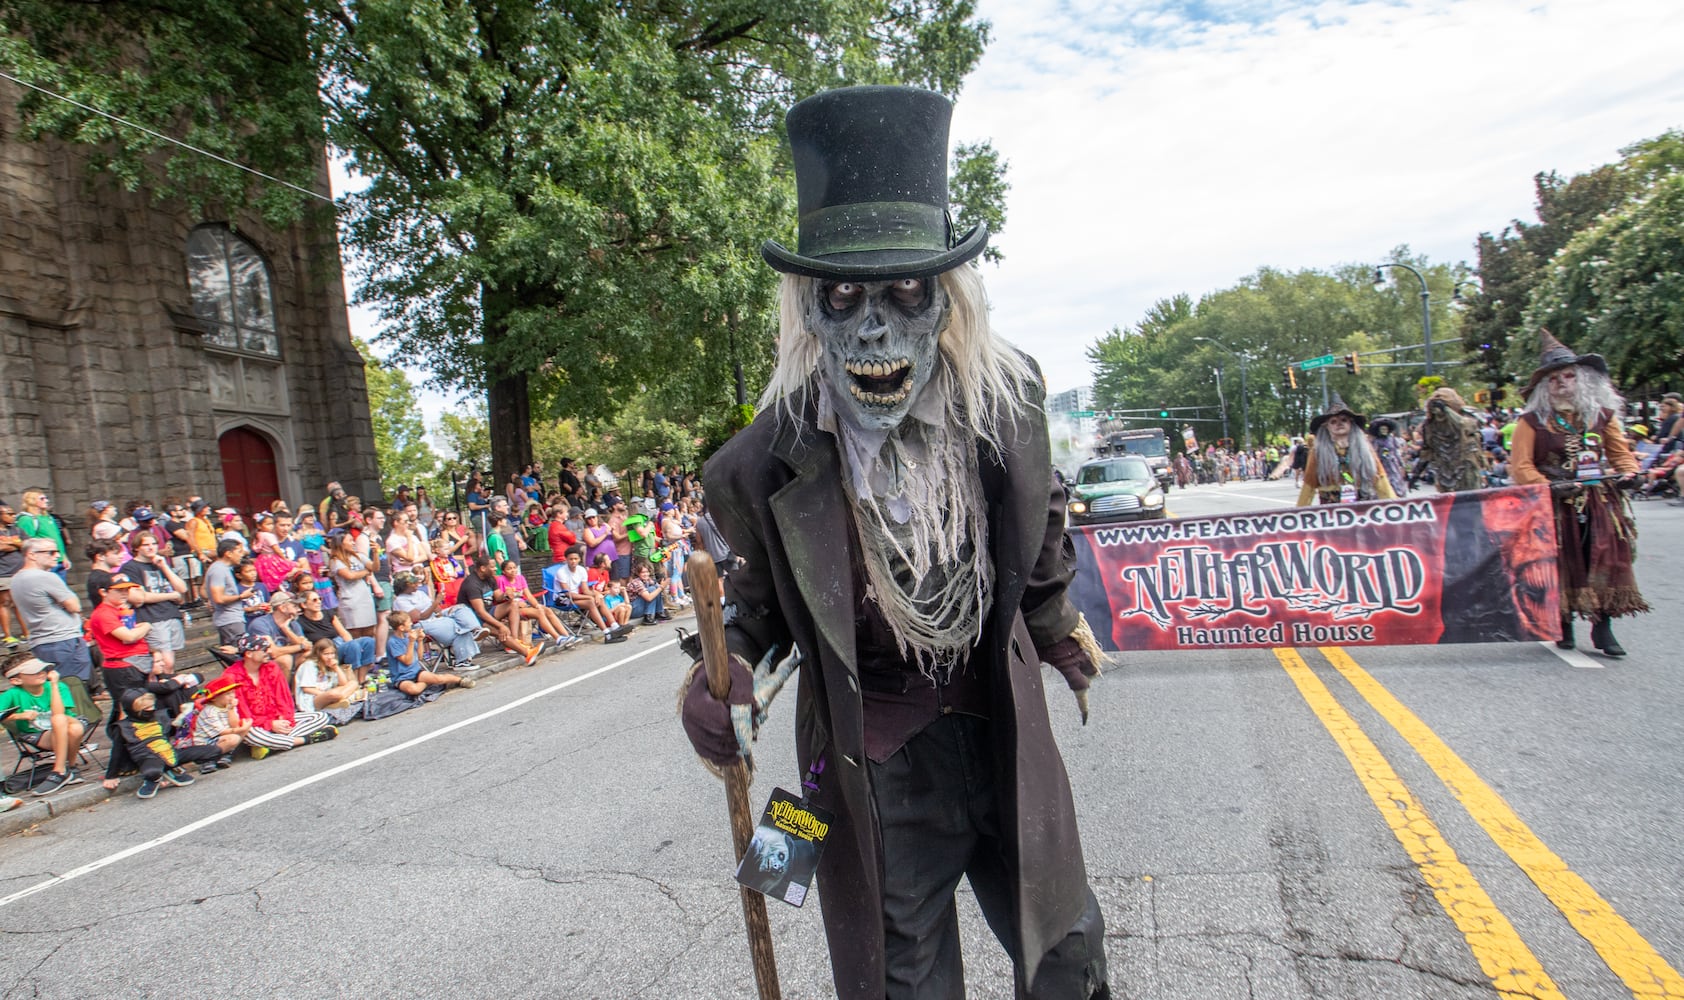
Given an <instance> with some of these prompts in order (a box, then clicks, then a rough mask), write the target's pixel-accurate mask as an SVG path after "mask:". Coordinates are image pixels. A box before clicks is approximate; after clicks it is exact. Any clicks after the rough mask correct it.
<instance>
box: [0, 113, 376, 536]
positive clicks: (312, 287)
mask: <svg viewBox="0 0 1684 1000" xmlns="http://www.w3.org/2000/svg"><path fill="white" fill-rule="evenodd" d="M16 98H17V94H16V92H15V89H12V85H10V84H8V83H5V82H4V81H0V366H3V368H0V382H3V383H4V391H3V393H0V497H3V498H5V499H7V500H9V501H11V502H12V503H14V504H15V503H16V502H17V496H18V494H19V493H21V492H22V491H23V490H24V489H25V488H27V487H30V486H43V487H45V488H47V489H49V490H51V491H52V492H53V494H54V496H55V502H56V507H57V510H58V511H59V513H60V515H61V516H62V517H65V518H66V520H67V521H68V522H69V523H70V524H71V525H72V526H73V527H79V526H80V518H79V516H78V515H79V514H80V512H81V510H82V509H83V508H84V507H85V505H86V504H87V502H89V501H90V500H93V499H96V498H105V499H110V500H113V501H118V502H121V501H122V500H125V499H128V498H145V499H149V500H153V501H157V500H160V499H162V498H163V497H166V496H177V497H179V496H185V495H187V494H188V493H200V494H203V495H204V496H205V497H207V498H209V499H212V500H219V499H221V497H222V493H223V480H222V462H221V456H220V453H219V451H218V445H217V436H218V435H219V434H221V433H222V432H223V431H226V430H228V429H230V428H232V427H236V426H249V427H252V428H253V429H254V430H256V431H258V432H259V433H260V434H262V435H263V436H264V437H266V438H268V439H269V441H270V442H271V444H272V445H273V446H274V447H275V450H276V458H277V462H278V471H279V479H280V487H281V489H280V492H281V495H282V497H283V498H285V499H286V500H288V501H289V502H291V503H293V504H294V505H296V504H297V503H299V502H302V501H306V500H310V501H314V500H318V499H320V497H321V494H322V485H323V484H324V483H325V482H326V481H327V480H328V479H330V478H337V479H339V480H341V481H342V482H344V484H345V486H346V488H347V489H348V490H350V491H352V492H353V493H359V494H361V495H362V496H364V497H365V498H372V497H375V496H377V495H378V493H379V486H378V479H379V477H378V469H377V465H376V460H375V454H374V437H373V430H372V427H371V425H370V422H369V415H368V394H367V388H366V385H365V383H364V380H363V365H362V359H361V357H360V356H359V355H358V354H357V351H356V349H355V347H354V346H353V345H352V343H351V335H350V324H349V320H348V318H347V314H346V303H345V294H344V285H343V277H342V268H341V263H340V258H339V251H338V246H337V244H336V241H335V235H334V227H333V219H332V217H331V214H330V213H329V212H328V211H318V212H316V213H314V215H313V216H312V217H311V218H310V220H309V221H308V222H306V223H304V224H301V225H298V226H294V227H292V228H290V229H288V230H285V231H281V232H276V231H273V230H270V229H269V228H267V227H266V226H264V225H263V224H262V223H261V221H260V220H258V219H256V218H255V217H252V216H250V215H246V214H236V215H235V216H234V217H233V218H193V217H190V216H189V215H188V214H187V213H186V211H185V210H184V209H183V207H182V206H181V205H179V204H172V203H171V202H168V201H162V202H160V201H154V200H153V199H152V198H151V196H150V195H149V194H148V193H147V192H144V191H142V192H127V191H124V190H122V189H121V188H120V187H119V186H118V185H116V184H115V183H114V182H113V181H112V180H111V179H109V178H105V177H96V176H94V175H93V174H91V173H90V171H89V170H88V168H87V163H86V160H85V158H84V157H83V156H82V155H80V152H79V150H78V149H77V148H76V147H73V146H70V145H67V144H65V143H61V142H58V141H57V140H51V139H49V140H45V141H42V142H37V143H26V142H22V141H20V140H19V139H18V137H17V120H16V114H15V108H16V105H17V100H16ZM317 173H318V176H317V187H318V189H319V190H322V191H324V192H325V191H326V190H327V189H328V184H327V171H326V164H325V162H324V163H323V164H322V165H321V166H320V168H319V169H318V172H317ZM323 208H325V206H323ZM205 223H215V224H225V225H228V226H229V227H230V228H231V229H232V230H234V231H235V232H236V233H237V234H238V235H239V236H240V237H241V238H242V239H244V240H245V241H246V242H248V243H250V244H252V245H253V246H254V247H256V248H257V250H258V251H259V253H260V254H261V255H262V256H263V258H264V260H265V261H266V263H267V264H268V268H269V275H270V280H271V286H272V292H273V303H274V312H275V321H276V328H277V332H278V333H279V335H280V341H281V356H280V364H279V365H274V364H272V363H268V362H265V361H263V360H262V359H261V358H256V357H243V356H240V355H239V354H236V353H230V352H218V351H216V350H214V349H211V348H208V347H207V346H206V344H205V342H204V337H203V328H202V327H201V326H200V325H199V324H198V323H197V322H196V321H194V320H193V319H192V318H191V316H192V303H191V301H190V296H189V291H188V266H187V254H186V248H187V238H188V234H189V233H190V232H191V231H192V229H193V228H194V227H195V226H196V225H200V224H205ZM77 537H80V532H77Z"/></svg>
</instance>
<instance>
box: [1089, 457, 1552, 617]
mask: <svg viewBox="0 0 1684 1000" xmlns="http://www.w3.org/2000/svg"><path fill="white" fill-rule="evenodd" d="M1070 537H1071V539H1072V540H1073V541H1074V542H1075V545H1076V566H1077V571H1076V579H1075V581H1074V582H1072V583H1071V586H1070V598H1071V600H1072V601H1074V602H1075V604H1076V607H1077V608H1078V609H1080V610H1081V611H1082V612H1083V613H1084V614H1086V615H1087V619H1088V621H1089V622H1090V623H1091V624H1092V625H1093V629H1094V632H1095V634H1096V635H1098V637H1099V641H1100V645H1102V646H1104V647H1105V648H1107V649H1114V650H1119V649H1120V650H1129V649H1213V648H1236V647H1248V646H1258V647H1266V646H1326V645H1350V646H1391V645H1405V644H1416V643H1441V642H1525V641H1532V640H1544V639H1554V638H1555V637H1556V635H1557V633H1558V631H1559V629H1560V611H1559V607H1560V595H1559V592H1558V590H1557V584H1556V549H1555V517H1554V513H1553V511H1552V509H1551V506H1550V497H1549V490H1548V489H1547V488H1546V487H1544V486H1515V487H1508V488H1505V489H1496V490H1478V491H1474V492H1469V493H1441V494H1436V495H1433V496H1426V497H1415V498H1410V499H1405V500H1382V501H1378V502H1375V503H1356V504H1332V505H1327V506H1318V507H1296V508H1291V509H1288V510H1279V511H1261V512H1254V513H1248V514H1228V515H1222V516H1219V517H1195V518H1186V519H1183V520H1161V521H1140V522H1134V523H1125V524H1115V525H1102V526H1092V527H1085V528H1072V529H1071V530H1070ZM1105 623H1109V627H1107V625H1106V624H1105Z"/></svg>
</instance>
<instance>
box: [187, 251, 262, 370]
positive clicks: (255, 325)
mask: <svg viewBox="0 0 1684 1000" xmlns="http://www.w3.org/2000/svg"><path fill="white" fill-rule="evenodd" d="M187 282H188V285H189V287H190V289H191V291H192V295H193V315H194V316H196V317H197V318H198V319H199V321H200V322H201V323H203V324H204V325H205V342H206V343H207V344H209V345H211V346H213V347H221V348H225V349H228V350H233V351H244V352H248V353H251V354H261V355H265V356H268V357H280V354H281V341H280V338H279V337H277V336H276V335H275V306H274V298H273V296H271V294H270V285H269V267H268V265H267V264H265V263H264V261H263V257H262V256H261V255H260V254H259V253H258V252H257V248H256V247H254V246H252V245H251V244H250V243H247V242H246V241H245V240H242V239H240V237H238V236H236V235H235V234H234V233H232V232H230V231H229V230H228V227H226V226H222V225H205V226H200V227H198V228H197V229H195V230H193V232H192V233H190V234H189V235H188V237H187Z"/></svg>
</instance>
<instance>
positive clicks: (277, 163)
mask: <svg viewBox="0 0 1684 1000" xmlns="http://www.w3.org/2000/svg"><path fill="white" fill-rule="evenodd" d="M987 36H988V27H987V25H986V23H984V22H981V21H979V20H978V19H977V18H976V16H975V6H974V0H920V2H907V0H811V2H809V3H805V4H789V3H785V2H782V0H689V2H674V3H648V2H632V3H620V4H556V3H551V2H547V0H290V2H282V3H275V4H248V3H243V2H239V0H199V2H197V3H194V4H180V3H176V2H173V0H106V2H103V3H98V4H61V3H55V2H51V0H0V46H3V47H0V55H4V56H6V57H8V61H9V62H10V63H11V64H12V65H15V66H17V67H18V68H19V70H20V72H21V73H22V74H23V75H24V76H26V77H27V78H29V79H31V80H32V81H35V82H39V83H42V84H45V85H49V86H52V87H54V88H55V89H57V90H60V91H63V92H66V93H68V94H70V95H71V96H73V97H75V98H77V99H78V100H81V101H83V102H84V103H87V104H90V105H93V106H95V107H101V108H106V109H109V110H112V111H115V112H117V113H120V114H123V115H125V116H127V117H130V118H132V119H134V120H136V121H138V122H140V123H141V124H144V125H147V126H149V127H151V128H154V129H157V130H159V131H163V132H173V131H177V130H178V129H179V128H180V127H181V126H183V125H185V126H186V128H187V133H188V138H190V139H191V140H193V141H195V142H198V143H199V144H201V145H204V146H206V147H207V148H210V149H212V150H213V151H215V152H217V153H219V154H222V155H225V156H227V157H229V158H231V159H235V160H239V161H242V162H246V163H250V164H252V165H254V166H257V167H260V168H263V169H266V170H270V171H271V172H275V173H277V174H279V175H281V176H283V177H285V178H286V179H288V180H291V181H293V182H296V183H300V184H304V185H305V186H310V184H311V181H313V180H314V178H315V176H316V170H317V166H318V164H319V163H320V155H321V144H322V133H323V129H324V121H325V132H326V137H327V141H328V142H330V143H331V144H332V145H333V146H335V147H336V148H337V149H339V150H341V151H343V152H344V153H345V154H346V155H347V156H348V158H349V160H350V164H351V166H352V167H353V168H354V170H355V171H356V172H358V173H360V174H361V175H363V176H365V177H367V178H368V184H367V186H366V187H365V188H364V189H363V190H362V191H361V192H360V193H358V194H356V195H353V196H350V197H349V198H348V199H346V202H345V204H344V209H345V210H344V212H343V215H342V217H341V220H340V221H341V226H342V228H341V232H342V233H343V236H344V238H345V240H346V241H347V242H348V243H349V245H350V246H351V247H353V248H354V249H355V250H356V251H357V253H358V255H359V259H360V260H361V261H362V263H363V271H362V273H361V274H360V276H359V277H360V287H359V294H358V298H359V300H360V301H362V302H365V303H369V304H372V305H374V306H375V307H377V308H378V309H379V311H380V314H381V317H382V319H383V320H384V322H385V324H386V330H387V333H386V334H384V337H385V338H387V339H389V340H390V341H391V342H392V343H393V344H394V345H396V346H398V347H399V348H400V349H401V350H402V351H403V352H404V353H405V354H406V355H407V356H410V357H415V358H417V359H419V360H420V361H422V362H423V363H425V364H426V365H427V366H428V368H429V369H430V370H431V371H432V372H433V375H434V378H435V380H436V381H437V382H438V383H439V384H440V385H442V386H445V387H453V388H458V389H463V390H466V391H470V392H475V393H478V392H482V391H483V392H485V393H486V398H487V401H488V407H489V409H488V412H489V420H490V426H491V428H492V430H493V433H492V434H491V444H492V454H493V458H494V460H495V466H496V470H497V474H498V477H499V478H502V477H504V476H506V475H507V473H508V472H509V471H510V470H511V469H513V468H516V467H518V466H519V465H520V464H522V463H523V462H524V461H526V460H527V459H528V458H529V457H530V455H531V451H532V442H531V432H530V426H531V422H532V418H533V416H534V415H536V416H538V417H540V418H549V417H567V416H576V417H579V418H580V419H582V420H583V421H585V423H586V424H594V423H602V422H607V421H610V420H612V419H613V418H614V416H615V415H616V414H617V413H618V412H619V411H621V410H622V409H624V408H625V407H626V406H628V405H629V404H630V403H631V402H632V401H633V400H637V401H638V402H639V404H640V405H649V406H653V407H655V408H657V409H658V410H659V411H660V412H663V413H666V414H668V415H669V416H671V417H672V418H674V419H676V420H680V421H684V422H688V421H690V420H691V419H693V418H695V417H697V416H699V415H702V414H713V413H715V412H717V414H718V415H717V416H716V417H713V418H712V419H714V420H715V421H716V422H718V423H720V424H723V423H724V422H725V421H727V420H729V411H728V407H729V405H730V404H731V402H732V394H733V388H734V386H735V383H736V378H735V369H736V368H737V366H741V368H742V369H743V370H744V377H745V379H748V380H756V381H757V380H758V379H760V378H762V377H763V376H764V373H765V371H766V370H767V367H768V364H769V360H770V354H771V349H772V348H771V339H770V338H769V337H768V336H767V334H768V332H769V330H770V328H771V324H772V315H771V313H772V309H771V304H772V295H773V290H774V287H775V282H774V276H773V275H772V274H771V272H770V271H769V270H768V269H767V268H766V267H765V266H764V265H763V264H761V263H760V261H759V260H758V255H757V253H756V250H757V248H758V246H759V244H760V242H761V241H762V240H763V239H765V238H766V237H768V236H773V237H779V238H782V239H784V240H788V239H789V238H790V236H791V235H792V230H793V221H794V211H793V183H792V177H791V176H790V170H789V165H788V161H787V155H786V154H785V152H784V151H783V149H782V147H781V130H782V112H783V110H784V109H785V108H787V107H788V105H789V104H790V103H791V102H792V101H793V100H795V99H796V98H799V97H802V96H805V95H807V94H810V93H812V92H814V91H817V90H820V89H823V88H826V87H831V86H837V85H841V84H847V83H887V82H903V83H911V84H917V85H921V86H926V87H930V88H933V89H936V90H940V91H943V92H945V93H948V94H953V93H956V92H957V91H958V89H959V85H960V82H961V80H962V79H963V77H964V75H965V74H966V73H967V72H969V70H970V69H971V68H972V67H973V66H974V65H975V63H976V61H977V59H978V58H979V57H980V55H981V52H982V49H983V46H984V45H985V44H986V41H987ZM24 117H25V119H26V121H27V122H28V123H29V127H30V128H33V129H38V130H39V129H51V130H52V131H54V132H56V133H58V134H60V135H64V136H66V137H67V138H71V139H74V140H77V141H87V142H94V143H110V145H109V146H108V147H106V148H107V149H108V150H109V154H108V155H105V156H104V157H103V159H102V166H103V167H104V168H105V169H108V170H109V171H110V172H111V173H112V174H113V175H114V176H116V177H119V178H121V179H123V180H124V182H125V183H130V184H131V185H137V184H140V183H142V182H143V181H144V183H146V184H148V185H151V186H153V188H154V189H155V190H156V191H157V192H158V193H159V194H160V195H161V196H162V195H171V194H181V195H184V196H187V197H190V198H192V199H194V200H195V202H196V203H202V204H213V203H219V204H225V205H230V206H238V205H241V204H252V203H256V204H258V205H259V206H260V207H262V208H264V209H265V210H266V211H267V212H268V213H269V214H271V215H272V216H274V217H277V218H280V217H285V216H286V214H287V211H289V210H290V211H292V212H296V211H297V210H298V201H297V199H298V197H299V196H298V195H297V194H296V193H295V192H293V191H291V190H290V189H287V188H283V187H279V186H277V185H272V184H271V185H259V184H257V183H256V182H254V181H253V180H252V179H251V178H250V177H249V176H248V175H245V174H241V173H238V172H236V171H234V170H232V169H231V168H228V167H226V166H224V165H221V164H218V163H215V162H214V161H208V160H204V159H203V158H201V157H198V156H197V155H195V154H186V153H183V152H182V151H180V150H177V149H175V148H173V147H169V146H167V145H163V144H161V143H160V142H159V141H158V140H157V139H155V138H153V137H150V136H147V135H144V134H141V133H136V132H132V131H130V130H122V129H113V127H112V126H110V125H108V124H106V123H104V122H103V120H101V119H98V118H97V117H94V116H90V115H89V114H87V113H86V112H83V111H80V110H78V109H76V108H74V107H72V106H69V105H63V104H56V103H52V102H50V101H47V100H44V99H37V98H35V97H31V98H30V99H29V100H28V101H27V102H26V104H25V107H24ZM113 140H120V141H115V142H113ZM963 154H964V155H961V156H960V157H959V163H958V166H957V171H956V172H957V173H958V175H959V177H960V183H959V184H958V185H957V187H956V190H957V192H958V195H959V197H960V199H961V203H960V209H961V212H960V216H961V218H960V220H959V223H960V224H961V225H964V224H967V223H968V222H970V221H971V220H972V217H974V218H989V217H990V215H991V213H992V215H993V216H994V217H993V218H992V219H991V221H993V222H995V223H998V221H999V220H998V193H999V192H1000V191H1001V190H1003V189H1002V188H1001V187H1000V186H999V185H998V184H995V183H990V182H989V181H988V178H987V176H986V175H987V174H988V173H989V167H988V166H987V164H989V163H997V162H998V161H997V157H993V151H992V150H991V149H990V148H989V147H987V146H986V144H981V145H976V146H970V147H966V148H965V149H964V150H963ZM154 164H155V165H156V166H154ZM979 165H980V166H979ZM767 220H780V224H781V225H782V226H783V227H784V231H782V232H766V231H765V226H766V224H767Z"/></svg>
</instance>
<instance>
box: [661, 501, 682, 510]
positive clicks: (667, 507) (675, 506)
mask: <svg viewBox="0 0 1684 1000" xmlns="http://www.w3.org/2000/svg"><path fill="white" fill-rule="evenodd" d="M661 509H662V510H677V509H678V504H675V503H673V502H672V501H671V500H668V501H667V502H666V503H663V504H661Z"/></svg>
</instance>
